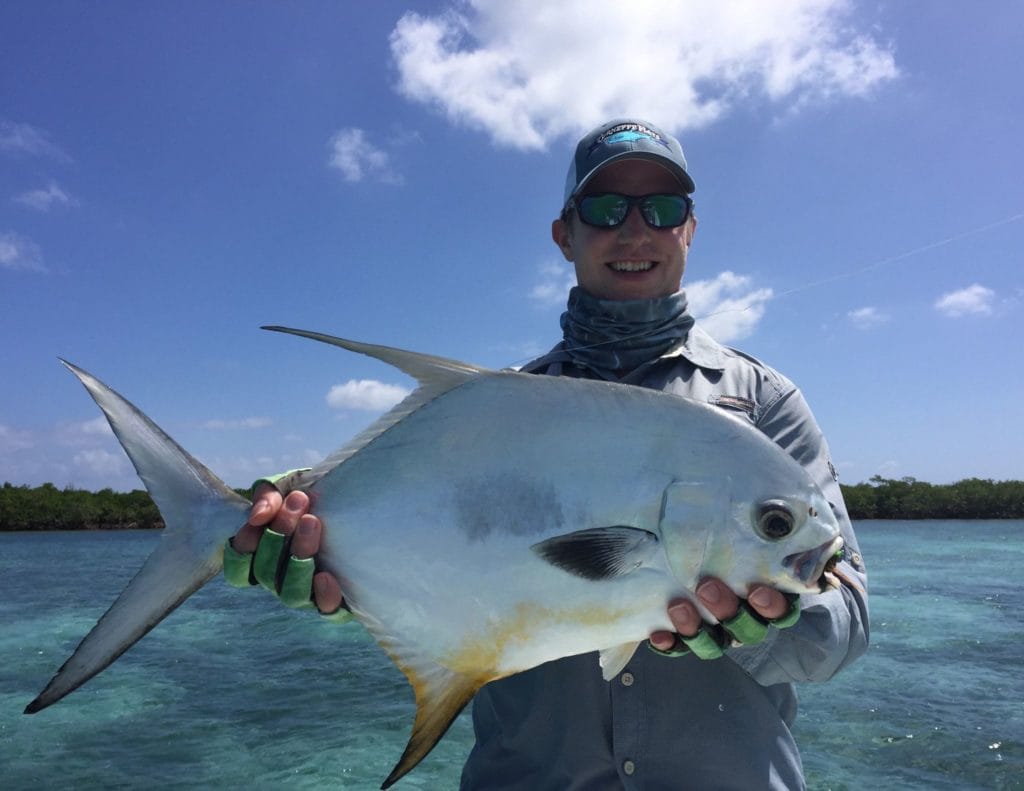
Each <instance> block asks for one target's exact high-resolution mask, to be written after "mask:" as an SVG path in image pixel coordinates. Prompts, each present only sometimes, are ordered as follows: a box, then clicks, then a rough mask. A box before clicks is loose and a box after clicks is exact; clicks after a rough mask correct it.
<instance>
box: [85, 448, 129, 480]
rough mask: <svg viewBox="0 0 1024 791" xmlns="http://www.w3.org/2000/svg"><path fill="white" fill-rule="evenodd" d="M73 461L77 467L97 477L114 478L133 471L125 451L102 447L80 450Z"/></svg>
mask: <svg viewBox="0 0 1024 791" xmlns="http://www.w3.org/2000/svg"><path fill="white" fill-rule="evenodd" d="M72 461H73V462H74V464H75V467H76V468H78V469H79V470H82V471H83V472H84V473H86V474H87V475H89V476H95V477H97V478H114V477H119V476H123V475H126V474H128V473H129V472H131V467H130V466H129V462H128V458H127V457H126V456H125V455H124V454H123V453H117V452H115V453H112V452H110V451H107V450H103V449H102V448H96V449H93V450H82V451H79V452H78V453H76V454H75V455H74V457H73V459H72Z"/></svg>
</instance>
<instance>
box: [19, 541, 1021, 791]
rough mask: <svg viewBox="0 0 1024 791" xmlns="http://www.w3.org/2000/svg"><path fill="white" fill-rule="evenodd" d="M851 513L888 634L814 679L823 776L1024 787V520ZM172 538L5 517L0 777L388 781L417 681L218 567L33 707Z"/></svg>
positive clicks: (805, 742)
mask: <svg viewBox="0 0 1024 791" xmlns="http://www.w3.org/2000/svg"><path fill="white" fill-rule="evenodd" d="M856 527H857V532H858V536H859V538H860V542H861V548H862V550H863V552H864V555H865V558H866V560H867V563H868V572H869V575H870V585H871V595H872V598H871V608H872V613H871V614H872V626H873V630H872V645H871V649H870V651H869V653H868V655H867V656H866V657H864V658H863V659H861V660H860V662H858V663H857V664H856V665H855V666H853V667H852V668H850V669H848V670H847V671H845V672H844V673H842V674H841V675H840V676H838V677H837V678H835V679H833V680H832V681H831V682H829V683H827V684H820V685H802V686H801V687H800V696H801V712H800V716H799V719H798V721H797V724H796V728H795V731H796V736H797V741H798V742H799V743H800V745H801V749H802V752H803V757H804V764H805V768H806V772H807V778H808V784H809V786H810V788H812V789H835V790H836V791H838V790H839V789H885V791H892V790H893V789H956V791H970V790H971V789H1024V586H1022V579H1024V574H1022V571H1021V570H1022V568H1024V521H1002V522H999V521H995V522H938V521H932V522H860V523H857V525H856ZM157 540H158V535H157V534H156V533H148V532H139V533H135V532H127V533H126V532H95V533H87V532H80V533H41V534H28V533H0V660H2V661H0V789H4V791H15V790H18V789H43V788H46V789H49V788H75V789H101V788H102V789H109V788H161V789H163V788H181V789H184V788H190V789H191V788H221V789H234V788H246V789H263V788H289V789H319V788H343V789H364V788H366V789H370V788H378V787H379V785H380V782H381V781H382V779H383V778H384V777H385V776H386V775H387V773H388V772H389V771H390V769H391V767H392V765H393V764H394V763H395V761H396V760H397V758H398V756H399V755H400V754H401V752H402V749H403V748H404V746H405V742H406V739H407V737H408V732H409V727H410V724H411V722H412V713H413V706H412V694H411V691H410V689H409V687H408V686H407V684H406V682H405V679H404V678H403V677H402V676H401V675H400V674H399V673H398V671H397V670H396V669H395V668H394V667H393V666H392V665H391V663H390V662H389V661H388V659H387V658H386V656H385V655H384V654H383V653H382V652H381V651H380V649H378V648H377V647H376V645H375V644H374V643H373V642H372V641H371V640H370V639H369V638H368V637H367V636H366V634H365V633H364V632H363V630H362V629H360V628H359V627H357V626H345V627H338V626H334V625H331V624H329V623H327V622H323V621H320V620H319V619H318V618H316V617H314V616H309V615H305V616H304V615H302V614H295V613H291V612H288V611H286V610H285V609H284V608H282V607H280V606H278V605H277V604H276V603H275V602H273V601H272V600H271V599H270V597H269V596H266V595H261V592H259V591H257V590H253V591H236V590H233V589H231V588H229V587H228V586H226V585H225V584H223V583H219V582H213V583H211V584H209V585H207V586H206V588H204V589H203V590H201V591H200V592H199V593H197V594H196V595H195V596H193V597H192V598H191V599H190V600H189V601H188V602H187V603H186V604H185V605H183V606H182V607H181V608H180V609H179V610H178V611H177V612H175V613H173V614H172V615H171V616H170V617H169V618H168V619H167V620H165V621H164V622H163V623H162V624H160V625H159V626H158V627H157V628H156V629H155V630H154V631H153V632H152V633H151V634H150V635H148V636H147V637H146V638H145V639H144V640H142V642H141V643H139V644H138V645H137V646H135V647H134V648H133V649H132V650H130V651H129V652H128V653H127V654H126V655H125V656H124V657H122V658H121V659H120V660H119V661H118V662H117V663H116V664H115V665H113V666H112V667H111V668H110V669H109V670H107V671H106V672H104V673H103V674H102V675H100V676H98V677H97V678H95V679H93V680H92V681H91V682H89V683H88V684H86V685H85V686H84V687H83V688H82V689H80V690H78V691H77V692H75V693H73V694H72V695H70V696H69V697H68V698H67V699H65V700H64V701H62V702H60V703H59V704H57V705H55V706H53V707H51V708H49V709H46V710H45V711H43V712H40V713H38V714H35V715H32V716H27V715H23V714H22V713H21V712H22V710H23V709H24V707H25V705H26V704H27V703H28V702H29V701H30V700H31V699H32V698H33V697H35V695H36V694H37V693H38V692H39V691H40V690H41V689H42V687H43V686H44V685H45V684H46V682H47V681H48V680H49V679H50V677H51V675H52V674H53V673H54V671H55V670H56V669H57V668H58V667H59V666H60V664H61V663H62V662H63V661H64V660H65V659H66V658H67V657H68V655H69V654H70V652H71V651H72V650H73V649H74V647H75V646H76V645H77V644H78V641H79V640H80V639H81V637H82V636H83V635H84V634H85V633H86V632H87V631H88V630H89V628H90V627H91V626H92V625H93V623H94V622H95V621H96V619H97V618H98V617H99V616H100V615H102V614H103V612H104V611H105V609H106V608H107V606H108V605H109V604H110V603H111V602H112V601H113V599H114V598H115V597H116V595H117V594H118V593H119V592H120V590H121V589H122V587H123V586H124V584H125V583H126V582H127V580H128V579H129V578H130V577H131V575H132V574H133V573H134V571H135V570H136V569H137V567H138V566H139V565H140V564H141V561H142V559H143V558H144V557H145V556H146V555H147V554H148V552H149V551H150V549H151V548H152V546H153V544H154V542H155V541H157ZM241 597H246V600H245V606H242V602H240V598H241ZM471 742H472V733H471V729H470V724H469V719H468V715H467V714H463V715H462V717H460V719H459V720H458V721H457V722H456V723H455V725H454V726H453V728H452V730H451V731H449V733H448V735H447V736H446V737H445V738H444V739H443V740H442V741H441V743H440V744H439V745H438V747H437V748H436V749H435V750H434V751H433V753H431V754H430V755H429V756H428V757H427V758H426V760H424V761H423V762H422V763H421V764H420V765H419V766H418V767H417V768H416V769H415V770H414V771H413V772H412V773H411V774H410V775H408V776H407V777H406V779H404V780H403V781H402V782H401V783H399V785H398V786H397V788H398V789H413V788H422V789H447V788H456V787H457V785H458V777H459V771H460V768H461V764H462V761H463V759H464V757H465V755H466V753H467V752H468V750H469V746H470V744H471Z"/></svg>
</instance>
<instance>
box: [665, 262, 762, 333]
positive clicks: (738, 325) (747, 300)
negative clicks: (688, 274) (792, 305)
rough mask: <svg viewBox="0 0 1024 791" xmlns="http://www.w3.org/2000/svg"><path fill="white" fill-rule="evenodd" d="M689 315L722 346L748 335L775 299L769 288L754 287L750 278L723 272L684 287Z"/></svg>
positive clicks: (688, 283)
mask: <svg viewBox="0 0 1024 791" xmlns="http://www.w3.org/2000/svg"><path fill="white" fill-rule="evenodd" d="M684 286H685V288H686V297H687V299H688V301H689V309H690V313H691V314H692V315H693V316H694V317H695V318H696V319H697V320H698V322H699V323H700V326H701V328H702V329H704V330H705V331H706V332H707V333H708V334H710V335H711V336H712V337H714V338H715V340H717V341H720V342H721V343H731V342H732V341H736V340H740V339H742V338H746V337H747V336H749V335H750V334H751V333H752V332H753V331H754V329H755V328H756V327H757V323H758V322H759V321H760V320H761V318H762V317H763V316H764V311H765V306H766V305H767V304H768V301H769V300H770V299H771V298H772V294H773V292H772V290H771V289H770V288H753V287H752V286H751V279H750V278H749V277H747V276H746V275H737V274H735V273H734V272H722V273H721V274H719V275H718V276H717V277H715V278H713V279H711V280H694V281H691V282H687V283H685V284H684Z"/></svg>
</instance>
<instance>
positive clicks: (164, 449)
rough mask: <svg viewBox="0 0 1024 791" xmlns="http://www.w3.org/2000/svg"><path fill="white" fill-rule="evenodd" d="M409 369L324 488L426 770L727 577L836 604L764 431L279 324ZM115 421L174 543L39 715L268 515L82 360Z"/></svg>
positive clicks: (135, 582)
mask: <svg viewBox="0 0 1024 791" xmlns="http://www.w3.org/2000/svg"><path fill="white" fill-rule="evenodd" d="M264 329H269V330H273V331H276V332H283V333H289V334H292V335H298V336H302V337H305V338H310V339H313V340H318V341H321V342H324V343H328V344H332V345H335V346H339V347H341V348H344V349H347V350H349V351H352V352H357V353H361V354H364V355H368V356H370V357H374V358H377V359H378V360H381V361H383V362H385V363H388V364H390V365H392V366H394V367H395V368H397V369H399V370H400V371H402V372H404V373H405V374H407V375H409V376H411V377H412V378H414V379H415V380H416V381H417V383H418V386H417V388H416V389H415V390H414V391H413V392H412V393H411V394H410V395H408V396H407V397H406V398H405V399H404V400H403V401H402V402H401V403H399V404H398V405H397V406H395V407H394V408H393V409H392V410H391V411H390V412H388V413H387V414H385V415H384V416H382V417H381V418H379V419H378V420H377V421H376V422H374V423H373V424H372V425H371V426H369V427H368V428H367V429H366V430H364V431H363V432H362V433H361V434H359V435H357V436H356V437H354V438H353V439H352V440H351V441H349V442H348V443H346V444H344V445H343V446H341V447H340V448H339V449H338V450H336V451H335V452H333V453H331V454H330V455H328V456H327V457H326V458H325V459H324V460H323V461H322V462H321V463H320V464H319V465H317V466H316V467H315V468H313V470H312V471H311V472H310V473H309V474H308V475H307V476H306V478H305V481H306V482H305V483H304V484H303V487H302V488H304V489H305V490H307V491H308V493H309V495H310V499H311V503H312V506H311V512H312V513H314V514H316V515H317V516H318V517H319V518H320V519H321V520H322V522H323V524H324V528H325V531H324V538H323V542H322V546H321V552H320V555H319V557H318V567H320V568H323V569H325V570H327V571H329V572H331V573H332V574H333V575H334V576H335V577H337V578H338V580H339V582H340V584H341V588H342V592H343V594H344V596H345V601H346V604H347V606H348V607H349V608H350V609H351V611H352V613H353V615H354V616H355V618H356V619H357V620H358V621H359V622H360V623H361V624H362V625H363V626H364V627H365V628H366V629H367V630H368V631H369V632H370V634H371V635H372V636H373V637H374V639H375V640H376V641H377V642H378V643H379V644H380V646H381V647H382V648H383V649H384V651H385V652H386V653H387V655H388V656H389V657H390V659H391V660H392V661H393V662H394V663H395V665H396V666H397V667H398V668H399V669H400V670H401V671H402V673H404V674H405V676H406V678H407V679H408V681H409V683H410V685H411V686H412V689H413V692H414V695H415V701H416V714H415V718H414V721H413V725H412V729H411V735H410V737H409V741H408V744H407V746H406V748H405V751H404V752H403V753H402V755H401V757H400V758H399V760H398V762H397V763H396V764H395V766H394V769H393V770H392V771H391V773H390V774H389V775H388V776H387V778H386V779H385V780H384V782H383V784H382V786H381V788H388V787H390V786H391V785H393V784H394V783H395V782H397V781H398V780H399V779H400V778H401V777H403V776H404V775H405V774H406V773H407V772H409V771H410V770H412V769H413V768H414V767H415V766H416V765H417V764H418V763H419V762H420V761H421V760H422V759H423V758H424V757H426V755H427V754H428V753H429V752H430V750H431V749H433V747H434V746H435V745H436V744H437V743H438V741H439V740H440V739H441V738H442V736H443V735H444V734H445V732H446V731H447V729H448V727H449V726H450V725H451V723H452V722H453V721H454V719H455V718H456V717H457V716H458V714H459V712H461V711H462V709H463V708H464V707H465V706H466V705H467V703H468V702H469V701H470V700H471V699H472V697H473V696H474V694H475V693H476V692H477V690H479V689H480V688H481V687H482V686H483V685H484V684H487V683H488V682H490V681H493V680H496V679H500V678H504V677H506V676H509V675H512V674H514V673H518V672H521V671H524V670H527V669H529V668H532V667H535V666H537V665H540V664H542V663H544V662H548V661H551V660H554V659H558V658H561V657H566V656H573V655H577V654H584V653H589V652H598V661H597V662H596V663H595V664H596V666H595V670H594V672H595V673H596V672H601V673H602V675H603V677H604V678H605V679H606V680H610V679H612V678H614V677H615V676H616V675H617V674H618V673H619V672H621V671H622V669H623V668H624V667H625V666H626V664H627V663H628V662H629V660H630V658H631V657H632V655H633V652H634V651H635V650H636V648H637V646H638V645H640V644H641V643H642V642H643V641H644V640H646V639H647V638H648V636H649V635H650V634H651V633H653V632H655V631H658V630H668V631H671V630H672V628H673V627H672V623H671V621H670V620H669V616H668V613H667V609H666V605H667V604H668V602H670V601H672V600H674V599H678V598H688V599H690V600H692V601H694V602H695V604H696V605H697V607H698V609H699V610H700V611H701V613H702V615H703V617H704V618H705V619H706V620H707V621H709V622H712V623H713V622H714V621H715V619H714V617H713V616H712V615H711V613H709V612H707V611H706V609H705V608H703V607H702V606H701V605H700V603H699V601H698V600H697V598H696V595H695V593H694V590H695V588H696V586H697V584H698V583H699V581H700V580H701V579H703V578H704V577H707V576H715V577H718V578H720V579H721V580H722V581H723V582H725V583H726V584H727V585H728V586H729V587H730V588H731V589H732V590H733V591H735V592H736V593H737V595H739V596H741V597H744V596H746V593H747V591H748V590H749V587H750V586H751V585H753V584H764V585H769V586H771V587H773V588H777V589H779V590H782V591H785V592H789V593H793V594H801V593H816V592H819V591H821V590H824V589H826V588H827V587H829V586H834V585H835V584H836V582H835V579H834V578H833V577H832V574H831V571H832V570H833V569H834V567H835V559H836V557H837V553H839V552H840V551H841V549H842V546H843V539H842V537H841V536H840V533H839V525H838V522H837V519H836V516H835V514H834V512H833V509H832V507H831V506H830V504H829V503H828V501H827V500H826V498H825V496H824V495H823V493H822V492H821V490H820V489H819V488H818V486H817V485H816V484H815V483H814V481H813V480H812V479H811V477H810V475H809V474H808V472H807V471H806V470H805V469H804V468H803V467H801V466H800V465H799V464H798V463H797V462H796V461H795V460H794V459H793V458H791V457H790V456H789V455H788V454H787V453H786V452H785V451H784V450H782V449H781V448H780V447H779V446H778V445H776V444H775V443H774V442H772V441H771V440H770V439H768V438H767V437H766V436H765V435H763V434H762V433H761V432H759V431H757V430H756V429H755V428H753V427H752V426H751V425H750V424H749V423H747V422H745V421H743V420H741V419H740V418H738V417H735V416H733V415H731V414H728V413H726V412H725V411H723V410H721V409H720V408H719V407H716V406H713V405H711V404H707V403H703V402H699V401H696V400H691V399H688V398H685V397H681V396H679V395H675V394H671V393H665V392H661V391H656V390H651V389H646V388H641V387H636V386H631V385H625V384H618V383H612V382H605V381H593V380H587V379H576V378H570V377H553V376H538V375H534V374H528V373H523V372H520V371H517V370H514V369H503V370H491V369H487V368H482V367H479V366H475V365H471V364H468V363H464V362H459V361H457V360H450V359H446V358H443V357H436V356H432V355H426V354H420V353H416V352H411V351H405V350H402V349H397V348H392V347H387V346H378V345H373V344H368V343H362V342H358V341H352V340H347V339H344V338H338V337H334V336H331V335H326V334H323V333H318V332H310V331H307V330H300V329H294V328H288V327H280V326H270V327H265V328H264ZM61 362H62V363H63V364H64V365H65V366H66V367H67V368H68V369H69V370H70V371H71V372H72V373H73V374H74V375H75V376H76V377H77V378H78V380H79V381H80V382H81V383H82V384H83V385H84V386H85V388H86V390H87V391H88V392H89V394H90V395H91V396H92V398H93V399H94V400H95V402H96V403H97V405H98V406H99V407H100V409H101V410H102V411H103V413H104V414H105V415H106V418H107V420H108V422H109V423H110V426H111V428H112V429H113V432H114V434H115V435H116V436H117V439H118V440H119V441H120V443H121V445H122V446H123V448H124V450H125V452H126V453H127V455H128V457H129V458H130V459H131V461H132V463H133V465H134V467H135V469H136V471H137V473H138V475H139V477H140V478H141V479H142V481H143V483H144V484H145V486H146V488H147V489H148V491H149V493H150V495H151V496H152V498H153V500H154V502H155V503H156V505H157V507H158V509H159V510H160V513H161V515H162V517H163V519H164V522H165V528H164V530H163V532H162V535H161V540H160V541H159V542H158V544H157V547H156V548H155V549H154V550H153V552H152V554H151V555H150V556H149V557H148V558H147V559H146V561H145V562H144V564H143V566H142V567H141V569H140V570H139V571H138V572H137V574H136V575H135V576H134V578H133V579H132V580H131V581H130V582H129V583H128V585H127V586H126V587H125V589H124V591H123V592H122V593H121V594H120V596H119V597H118V598H117V599H116V601H115V602H114V603H113V604H112V605H111V607H110V608H109V609H108V610H107V611H106V613H105V614H104V615H103V616H102V617H101V618H100V619H99V621H98V622H97V623H96V625H95V626H94V627H93V628H92V630H91V631H90V632H89V633H88V634H87V635H86V636H85V637H84V638H83V639H82V641H81V643H80V644H79V646H78V647H77V648H76V650H75V651H74V652H73V653H72V655H71V657H70V658H69V659H68V660H67V661H66V662H65V663H64V665H63V666H61V668H60V669H59V670H58V671H57V673H56V674H55V675H54V677H53V678H52V679H51V681H50V682H49V683H48V684H47V685H46V687H45V688H44V689H43V691H42V692H40V694H39V695H38V696H37V697H36V698H35V699H34V700H33V701H32V702H31V703H30V704H29V705H28V706H27V707H26V709H25V711H26V713H35V712H38V711H41V710H42V709H44V708H46V707H47V706H50V705H51V704H53V703H55V702H57V701H58V700H60V699H61V698H63V697H64V696H65V695H67V694H68V693H70V692H71V691H73V690H75V689H77V688H78V687H80V686H81V685H82V684H84V683H85V682H86V681H88V680H89V679H91V678H92V677H94V676H95V675H97V674H98V673H100V672H101V671H102V670H103V669H105V668H106V667H108V666H109V665H110V664H112V663H113V662H114V661H115V660H116V659H117V658H118V657H119V656H121V655H122V654H123V653H124V652H125V651H127V650H128V649H129V648H130V647H131V646H132V645H134V644H135V643H136V642H137V641H138V640H139V639H141V638H142V637H143V636H144V635H145V634H146V633H147V632H149V631H150V630H151V629H152V628H154V627H155V626H156V625H157V624H158V623H159V622H160V621H161V620H162V619H163V618H164V617H165V616H166V615H168V614H169V613H170V612H171V611H173V610H174V609H175V608H176V607H177V606H179V605H180V604H181V603H182V602H184V601H185V600H186V599H187V598H188V597H189V596H190V595H191V594H192V593H194V592H195V591H196V590H198V589H199V588H201V587H202V586H203V585H204V584H206V583H207V582H208V581H210V580H211V579H213V578H214V577H216V576H217V575H218V574H219V573H220V571H221V569H222V566H223V550H224V545H225V542H226V541H227V540H228V539H229V538H230V537H231V536H232V535H233V534H234V533H235V532H237V530H238V529H239V527H240V526H241V525H242V524H244V523H245V521H246V518H247V515H248V511H249V508H250V506H251V504H250V502H249V501H248V500H247V499H246V498H244V497H242V496H240V495H239V494H237V493H236V492H234V491H233V490H232V489H230V488H229V487H228V486H227V485H226V484H224V483H223V482H222V481H221V480H220V479H219V478H218V477H217V476H216V475H214V474H213V473H212V472H210V471H209V470H208V469H207V468H206V467H205V466H204V465H203V464H201V463H200V462H199V461H198V460H197V459H195V458H193V457H192V456H191V455H190V454H189V453H188V452H187V451H185V450H184V449H183V448H181V447H180V446H179V445H178V444H177V443H176V442H175V441H174V440H173V439H171V437H170V436H168V435H167V434H166V433H165V432H164V431H163V430H162V429H161V428H159V427H158V426H157V425H156V424H155V423H154V422H153V421H152V420H151V419H150V418H149V417H147V416H146V415H145V414H143V413H142V412H141V411H140V410H139V409H138V408H137V407H135V406H134V405H133V404H132V403H131V402H129V401H127V400H126V399H125V398H123V397H122V396H121V395H119V394H118V393H117V392H116V391H114V390H112V389H111V388H110V387H108V386H107V385H105V384H104V383H103V382H101V381H100V380H99V379H97V378H95V377H94V376H92V375H91V374H89V373H88V372H86V371H85V370H83V369H82V368H79V367H78V366H76V365H74V364H72V363H70V362H67V361H64V360H61Z"/></svg>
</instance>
